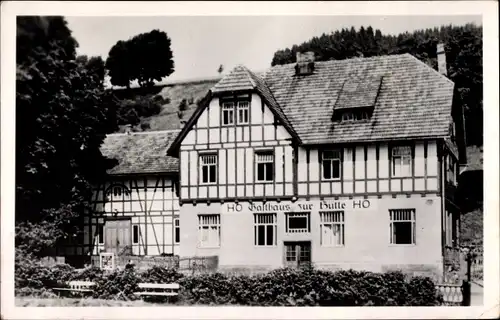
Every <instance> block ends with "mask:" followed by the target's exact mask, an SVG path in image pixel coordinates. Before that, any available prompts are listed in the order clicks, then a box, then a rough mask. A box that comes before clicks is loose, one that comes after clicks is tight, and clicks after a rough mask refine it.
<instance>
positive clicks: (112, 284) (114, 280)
mask: <svg viewBox="0 0 500 320" xmlns="http://www.w3.org/2000/svg"><path fill="white" fill-rule="evenodd" d="M94 281H95V282H96V286H95V290H94V294H93V297H94V298H97V299H112V300H118V299H119V300H136V299H137V296H136V295H134V292H136V291H137V290H138V287H137V284H138V283H139V276H138V275H137V273H136V272H135V270H134V269H124V270H116V271H114V272H112V273H110V274H106V275H105V276H103V277H100V278H97V279H96V280H94Z"/></svg>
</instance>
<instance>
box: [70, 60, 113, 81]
mask: <svg viewBox="0 0 500 320" xmlns="http://www.w3.org/2000/svg"><path fill="white" fill-rule="evenodd" d="M76 62H78V63H80V64H81V65H82V66H84V67H85V69H87V71H88V72H90V73H92V74H93V75H94V76H95V77H97V79H99V81H101V82H103V81H104V75H105V71H106V70H105V68H104V61H103V60H102V58H101V57H100V56H95V57H91V58H90V59H89V58H88V57H87V56H86V55H81V56H78V57H76Z"/></svg>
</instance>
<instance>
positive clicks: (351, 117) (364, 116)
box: [341, 111, 370, 122]
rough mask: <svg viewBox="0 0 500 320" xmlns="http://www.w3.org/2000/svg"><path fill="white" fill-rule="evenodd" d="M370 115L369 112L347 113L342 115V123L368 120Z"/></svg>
mask: <svg viewBox="0 0 500 320" xmlns="http://www.w3.org/2000/svg"><path fill="white" fill-rule="evenodd" d="M368 119H370V115H369V114H368V112H367V111H345V112H343V113H342V117H341V120H342V122H349V121H360V120H368Z"/></svg>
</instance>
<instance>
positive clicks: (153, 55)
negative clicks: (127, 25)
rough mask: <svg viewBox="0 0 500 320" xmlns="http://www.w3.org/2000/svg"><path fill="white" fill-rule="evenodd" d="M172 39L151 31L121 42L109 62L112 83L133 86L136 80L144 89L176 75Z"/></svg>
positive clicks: (108, 67)
mask: <svg viewBox="0 0 500 320" xmlns="http://www.w3.org/2000/svg"><path fill="white" fill-rule="evenodd" d="M170 45H171V40H170V38H169V37H168V36H167V34H166V33H165V32H163V31H159V30H152V31H150V32H148V33H141V34H138V35H136V36H134V37H133V38H131V39H129V40H127V41H118V42H117V43H116V44H115V45H114V46H113V47H112V48H111V50H110V52H109V55H108V59H107V60H106V69H107V70H109V76H110V77H111V83H112V84H113V85H117V86H126V87H127V88H129V87H130V82H131V81H134V80H137V82H138V83H139V85H140V86H141V87H148V86H152V85H153V84H154V81H155V80H156V81H161V79H162V78H164V77H167V76H169V75H171V74H172V73H173V72H174V61H173V54H172V50H171V49H170Z"/></svg>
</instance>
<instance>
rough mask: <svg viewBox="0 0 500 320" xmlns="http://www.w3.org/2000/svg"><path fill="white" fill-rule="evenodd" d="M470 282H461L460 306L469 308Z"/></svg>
mask: <svg viewBox="0 0 500 320" xmlns="http://www.w3.org/2000/svg"><path fill="white" fill-rule="evenodd" d="M470 296H471V292H470V281H466V280H463V281H462V306H470V299H471V297H470Z"/></svg>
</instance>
